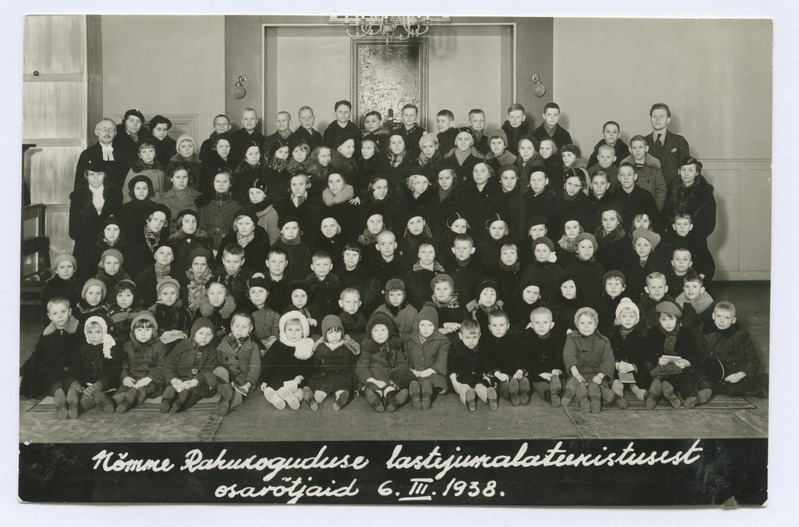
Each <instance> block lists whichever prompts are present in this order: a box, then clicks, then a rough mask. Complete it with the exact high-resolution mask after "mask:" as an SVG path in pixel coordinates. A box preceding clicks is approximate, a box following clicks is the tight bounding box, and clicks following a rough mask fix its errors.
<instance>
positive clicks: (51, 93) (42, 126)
mask: <svg viewBox="0 0 799 527" xmlns="http://www.w3.org/2000/svg"><path fill="white" fill-rule="evenodd" d="M22 96H23V109H22V120H23V122H22V138H23V142H30V143H36V142H38V140H40V139H66V140H69V139H72V140H76V139H77V140H79V141H80V140H81V139H82V138H83V137H84V136H85V133H86V129H85V126H86V125H85V119H86V117H85V113H84V112H85V110H84V104H83V103H81V101H82V100H83V99H84V89H83V83H82V82H80V81H65V82H61V81H52V82H51V81H42V82H40V81H33V82H25V83H23V88H22Z"/></svg>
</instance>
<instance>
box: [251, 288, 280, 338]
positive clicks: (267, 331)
mask: <svg viewBox="0 0 799 527" xmlns="http://www.w3.org/2000/svg"><path fill="white" fill-rule="evenodd" d="M247 287H248V298H249V299H250V302H251V303H252V305H253V307H255V310H254V311H253V312H252V318H253V333H254V334H255V336H256V338H258V339H260V340H261V343H262V344H263V345H264V349H269V346H271V345H272V343H273V342H274V341H276V340H277V337H278V333H279V331H280V328H279V326H278V322H279V321H280V315H278V314H277V313H276V312H275V311H273V310H272V309H271V308H270V307H269V306H267V305H266V302H267V299H268V298H269V283H268V282H267V281H266V278H264V277H263V276H260V275H256V276H254V277H252V278H250V279H249V281H248V282H247Z"/></svg>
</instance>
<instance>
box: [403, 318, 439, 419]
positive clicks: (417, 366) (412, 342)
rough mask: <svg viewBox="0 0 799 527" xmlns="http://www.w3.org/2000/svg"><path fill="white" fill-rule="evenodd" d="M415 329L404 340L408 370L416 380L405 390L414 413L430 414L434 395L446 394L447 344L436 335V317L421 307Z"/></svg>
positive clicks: (415, 321)
mask: <svg viewBox="0 0 799 527" xmlns="http://www.w3.org/2000/svg"><path fill="white" fill-rule="evenodd" d="M414 325H415V326H416V327H417V328H418V329H416V330H415V331H414V332H413V333H411V336H410V338H408V339H407V340H405V342H404V344H403V345H404V347H405V349H406V354H407V356H408V366H409V367H410V369H411V373H412V374H413V375H414V376H415V379H414V380H412V381H411V383H410V385H409V386H408V392H409V394H410V396H411V403H412V404H413V408H414V409H415V410H429V409H430V406H431V405H432V404H433V398H434V397H435V396H436V394H437V393H439V392H440V393H446V392H447V377H446V375H447V354H448V353H449V348H450V342H449V339H448V338H447V337H445V336H444V335H442V334H441V332H440V331H438V314H437V313H436V310H435V309H434V308H433V307H432V306H424V307H423V308H422V309H421V311H419V313H418V314H417V315H416V319H415V320H414Z"/></svg>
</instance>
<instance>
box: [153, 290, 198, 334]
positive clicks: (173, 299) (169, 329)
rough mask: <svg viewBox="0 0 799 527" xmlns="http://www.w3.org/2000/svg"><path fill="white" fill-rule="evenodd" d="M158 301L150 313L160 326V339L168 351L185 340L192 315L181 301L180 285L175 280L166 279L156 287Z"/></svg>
mask: <svg viewBox="0 0 799 527" xmlns="http://www.w3.org/2000/svg"><path fill="white" fill-rule="evenodd" d="M156 292H157V294H158V300H157V301H156V302H155V304H153V305H152V306H151V307H150V309H149V311H150V313H152V314H153V317H154V318H155V320H156V322H157V324H158V326H157V331H158V337H159V339H160V340H161V342H163V343H164V344H166V345H167V347H168V349H172V348H173V347H174V346H175V343H176V342H177V341H179V340H182V339H185V338H186V337H187V334H188V332H189V329H190V328H191V313H190V312H189V309H188V308H187V307H185V306H184V305H183V302H182V301H181V300H180V297H179V295H180V285H179V284H178V281H177V280H175V279H174V278H169V277H167V278H164V279H163V280H161V281H160V282H158V285H157V286H156Z"/></svg>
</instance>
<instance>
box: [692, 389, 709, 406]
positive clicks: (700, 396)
mask: <svg viewBox="0 0 799 527" xmlns="http://www.w3.org/2000/svg"><path fill="white" fill-rule="evenodd" d="M711 397H713V390H711V389H710V388H702V389H701V390H699V391H698V392H696V402H697V404H705V403H706V402H708V401H709V400H710V398H711Z"/></svg>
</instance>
